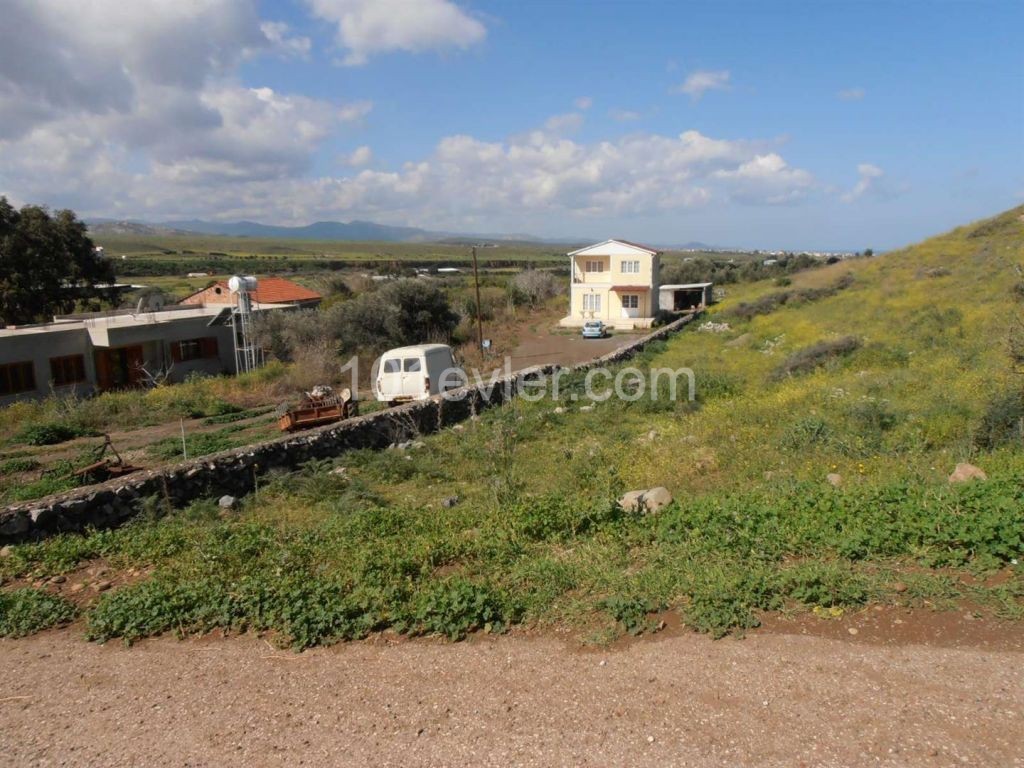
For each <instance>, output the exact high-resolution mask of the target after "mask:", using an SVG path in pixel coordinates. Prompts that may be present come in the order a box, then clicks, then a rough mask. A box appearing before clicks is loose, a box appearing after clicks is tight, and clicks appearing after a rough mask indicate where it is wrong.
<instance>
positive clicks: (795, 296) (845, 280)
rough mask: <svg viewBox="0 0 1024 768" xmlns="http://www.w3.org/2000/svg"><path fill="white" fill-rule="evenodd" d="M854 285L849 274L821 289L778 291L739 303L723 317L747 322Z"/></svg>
mask: <svg viewBox="0 0 1024 768" xmlns="http://www.w3.org/2000/svg"><path fill="white" fill-rule="evenodd" d="M853 283H854V277H853V275H851V274H845V275H843V276H842V277H840V278H839V279H838V280H836V281H835V282H834V283H832V285H827V286H824V287H822V288H803V289H799V290H787V291H778V292H777V293H769V294H766V295H764V296H761V297H760V298H758V299H755V300H754V301H751V302H740V303H739V304H737V305H736V306H735V307H733V308H732V309H730V310H727V311H725V312H723V313H722V314H723V316H725V317H736V318H739V319H740V320H749V319H750V318H752V317H756V316H757V315H767V314H770V313H772V312H774V311H775V310H776V309H778V308H779V307H781V306H783V305H784V304H788V303H794V304H796V303H798V302H811V301H818V300H819V299H825V298H828V297H829V296H835V295H836V294H837V293H839V292H840V291H844V290H846V289H847V288H849V287H850V286H851V285H853Z"/></svg>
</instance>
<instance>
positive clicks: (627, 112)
mask: <svg viewBox="0 0 1024 768" xmlns="http://www.w3.org/2000/svg"><path fill="white" fill-rule="evenodd" d="M608 116H609V117H610V118H611V119H612V120H615V121H616V122H619V123H629V122H632V121H634V120H639V119H640V118H641V117H642V115H641V114H640V113H639V112H634V111H633V110H631V109H610V110H608Z"/></svg>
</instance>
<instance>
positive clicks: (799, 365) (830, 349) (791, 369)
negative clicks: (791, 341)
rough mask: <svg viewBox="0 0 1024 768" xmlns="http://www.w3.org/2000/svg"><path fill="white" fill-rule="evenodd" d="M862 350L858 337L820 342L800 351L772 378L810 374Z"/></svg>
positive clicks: (781, 365) (780, 367) (776, 370)
mask: <svg viewBox="0 0 1024 768" xmlns="http://www.w3.org/2000/svg"><path fill="white" fill-rule="evenodd" d="M859 348H860V339H858V338H857V337H856V336H843V337H842V338H839V339H829V340H827V341H819V342H818V343H817V344H812V345H811V346H809V347H804V348H803V349H798V350H797V351H796V352H794V353H793V354H791V355H790V356H789V357H787V358H786V359H785V360H783V361H782V363H781V364H780V365H779V367H778V368H776V369H775V370H774V371H772V378H774V379H782V378H785V377H786V376H795V375H797V374H801V373H810V372H811V371H813V370H814V369H815V368H820V367H821V366H823V365H825V364H827V363H830V362H832V361H834V360H836V359H838V358H840V357H846V356H847V355H849V354H852V353H853V352H855V351H856V350H857V349H859Z"/></svg>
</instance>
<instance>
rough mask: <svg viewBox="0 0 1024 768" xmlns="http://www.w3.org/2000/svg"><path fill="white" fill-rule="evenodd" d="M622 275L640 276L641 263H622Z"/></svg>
mask: <svg viewBox="0 0 1024 768" xmlns="http://www.w3.org/2000/svg"><path fill="white" fill-rule="evenodd" d="M622 274H624V275H639V274H640V262H639V261H624V262H622Z"/></svg>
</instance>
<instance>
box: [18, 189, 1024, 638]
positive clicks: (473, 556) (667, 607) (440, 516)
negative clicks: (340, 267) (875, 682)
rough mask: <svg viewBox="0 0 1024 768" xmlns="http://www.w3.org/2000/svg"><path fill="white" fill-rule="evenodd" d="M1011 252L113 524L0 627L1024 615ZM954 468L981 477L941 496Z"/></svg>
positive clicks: (119, 633) (716, 327)
mask: <svg viewBox="0 0 1024 768" xmlns="http://www.w3.org/2000/svg"><path fill="white" fill-rule="evenodd" d="M1022 263H1024V209H1020V208H1018V209H1015V210H1013V211H1009V212H1007V213H1005V214H1002V215H1000V216H997V217H995V218H993V219H989V220H986V221H983V222H979V223H975V224H972V225H969V226H966V227H961V228H959V229H957V230H954V231H952V232H950V233H948V234H945V235H942V236H939V237H936V238H932V239H930V240H927V241H925V242H923V243H921V244H919V245H916V246H913V247H911V248H907V249H904V250H901V251H897V252H893V253H890V254H887V255H885V256H883V257H878V258H875V259H870V260H860V261H855V262H849V263H840V264H836V265H834V266H831V267H828V268H826V269H820V270H816V271H813V272H806V273H801V274H798V275H795V276H793V277H792V278H791V279H786V280H783V281H782V284H775V283H758V284H752V285H746V286H740V287H733V286H730V287H729V288H728V293H727V295H726V296H725V297H724V299H723V300H722V301H721V302H720V303H719V304H718V305H716V306H715V307H714V308H713V309H712V310H711V312H710V313H709V317H708V318H707V319H708V320H709V321H711V322H712V325H711V326H709V329H708V330H688V331H686V332H684V333H682V334H680V335H678V336H676V337H674V338H672V339H671V340H670V341H668V342H666V343H661V344H657V345H654V346H652V347H650V348H649V349H648V350H647V351H645V353H644V356H643V357H642V358H641V359H640V360H634V361H632V362H631V363H630V365H635V366H637V367H638V368H639V369H641V371H646V370H647V369H648V368H672V369H675V368H680V367H683V366H686V367H689V368H691V369H692V370H693V371H694V373H695V379H696V393H697V399H696V401H694V402H689V401H687V400H685V399H684V400H673V399H671V398H670V397H669V396H668V394H669V392H668V388H667V386H663V387H659V388H658V389H657V390H656V392H655V396H654V397H653V398H652V397H651V396H649V394H648V393H645V394H644V396H642V397H640V398H638V399H636V400H634V401H631V402H625V401H622V400H619V399H616V398H612V399H609V400H606V401H602V402H597V403H594V404H593V407H589V406H588V407H587V408H585V409H584V408H582V407H581V406H582V405H583V401H582V400H581V399H580V397H581V396H582V395H583V394H584V380H583V376H582V375H579V374H574V375H572V376H570V377H568V378H567V379H566V380H565V381H563V385H562V388H561V395H560V399H559V400H558V401H557V402H553V401H552V400H551V399H544V400H541V401H539V402H534V403H530V402H524V401H516V402H514V403H513V404H511V405H509V406H507V407H505V408H502V409H499V410H497V411H495V412H489V413H488V414H486V415H484V416H483V417H481V418H480V419H478V420H475V421H473V422H471V423H470V424H468V425H467V426H465V427H464V428H456V429H453V430H450V431H448V432H446V433H444V434H440V435H437V436H433V437H429V438H425V439H424V440H423V441H422V443H421V444H419V445H418V447H416V448H414V449H412V450H408V451H401V450H388V451H384V452H376V453H375V452H356V453H351V454H347V455H345V456H343V457H340V458H339V459H338V460H337V461H336V462H333V463H324V464H316V465H310V466H308V467H307V468H306V469H305V470H304V471H303V472H301V473H297V474H292V475H282V476H278V477H275V478H272V479H271V480H270V482H269V483H267V484H266V485H264V486H263V487H262V488H261V489H260V492H259V494H258V495H255V496H253V497H251V498H249V499H247V500H246V501H245V503H244V504H243V506H242V508H241V510H240V511H238V512H237V513H236V512H232V513H231V514H230V515H229V516H223V515H222V514H221V513H220V512H219V511H218V510H217V509H216V507H215V504H214V503H213V502H212V501H211V502H205V503H200V504H196V505H194V506H193V507H192V508H191V509H189V510H188V511H186V512H185V513H182V514H179V515H174V516H170V517H165V518H161V517H160V515H159V505H158V504H154V510H153V514H152V515H151V516H149V517H147V518H146V519H140V520H138V521H136V522H134V523H133V524H131V525H129V526H126V527H125V528H122V529H120V530H117V531H112V532H102V533H95V534H92V535H88V536H66V537H58V538H55V539H53V540H51V541H48V542H45V543H42V544H38V545H24V546H18V547H15V548H13V549H12V550H11V551H10V552H9V553H8V556H7V557H6V558H4V559H3V560H0V574H2V575H3V576H4V578H5V579H6V580H7V582H8V586H7V587H5V588H4V592H3V601H2V602H0V633H9V634H15V633H24V632H29V631H34V630H35V629H37V628H39V627H43V626H48V625H52V624H54V623H59V622H61V621H66V620H68V618H69V617H70V616H72V615H74V614H75V613H76V612H77V613H80V614H84V623H85V627H86V632H87V634H88V635H89V636H90V637H93V638H99V639H106V638H112V637H122V638H125V639H127V640H132V639H136V638H140V637H145V636H148V635H153V634H159V633H161V632H168V631H177V632H200V631H207V630H210V629H213V628H218V627H219V628H225V629H234V630H242V629H247V630H255V631H260V632H268V633H270V634H272V635H273V636H274V637H275V638H277V640H278V641H279V642H282V643H284V644H290V645H292V646H295V647H306V646H309V645H314V644H321V643H328V642H335V641H338V640H343V639H350V638H357V637H362V636H365V635H366V634H367V633H369V632H372V631H377V630H386V629H387V630H394V631H398V632H404V633H409V634H420V633H439V634H444V635H447V636H449V637H452V638H458V637H462V636H464V635H465V634H466V633H468V632H473V631H477V630H487V631H499V630H503V629H505V628H508V627H509V626H513V625H518V624H527V625H531V626H537V627H543V626H549V625H558V626H570V627H573V628H575V631H576V632H577V633H578V635H580V636H583V637H587V638H590V639H594V640H602V639H608V638H611V637H614V636H616V635H617V634H619V633H622V632H624V631H628V632H634V633H635V632H643V631H646V630H648V629H651V628H653V627H654V626H656V621H655V618H656V617H657V616H659V615H662V613H661V612H664V611H678V612H679V614H680V615H681V618H682V620H683V621H684V622H685V624H686V625H687V626H690V627H692V628H694V629H697V630H700V631H705V632H709V633H711V634H713V635H716V636H718V635H721V634H724V633H727V632H742V631H743V630H745V629H749V628H752V627H756V626H757V625H758V624H759V622H760V621H761V620H762V618H763V616H764V615H765V613H766V612H778V611H783V612H787V613H788V612H795V613H798V614H800V613H807V614H810V615H813V616H817V617H820V620H821V621H830V620H834V619H836V618H837V617H841V616H842V615H843V614H844V613H849V612H853V611H857V610H859V609H861V608H863V607H865V606H870V605H874V606H878V607H882V608H885V607H893V606H897V607H900V608H906V609H915V608H917V609H923V610H945V609H949V608H959V609H966V610H968V611H970V612H971V613H972V614H973V615H975V616H977V617H978V618H979V621H986V622H992V623H998V622H1003V621H1019V620H1021V619H1022V618H1024V578H1022V576H1021V571H1020V566H1019V564H1018V563H1019V560H1020V559H1021V556H1022V554H1024V552H1022V550H1024V516H1022V510H1024V457H1022V455H1021V452H1020V450H1019V449H1020V441H1021V435H1020V425H1021V418H1022V416H1024V403H1022V397H1021V388H1022V380H1021V378H1020V377H1019V375H1018V374H1016V373H1014V371H1013V359H1012V356H1011V354H1010V353H1011V352H1013V350H1014V345H1013V344H1012V343H1011V339H1012V338H1014V334H1015V333H1016V329H1017V322H1018V318H1019V310H1020V299H1021V293H1022V292H1021V289H1020V288H1019V287H1018V286H1019V284H1020V281H1021V276H1020V274H1019V272H1018V265H1020V264H1022ZM691 328H693V326H691ZM663 381H664V379H663ZM574 396H575V397H574ZM963 461H970V462H972V463H974V464H976V465H977V466H979V467H981V468H982V469H983V470H984V472H986V473H987V475H988V479H987V480H984V481H971V482H968V483H962V484H951V483H949V482H948V481H947V479H946V478H947V475H949V473H950V472H951V471H952V470H953V468H954V466H955V465H956V464H957V463H958V462H963ZM829 474H833V475H834V476H835V477H833V478H832V482H830V481H829V480H828V478H827V476H828V475H829ZM658 485H661V486H665V487H667V488H668V489H669V490H670V491H671V492H672V494H673V495H674V497H675V501H674V502H673V503H672V504H671V505H669V506H668V507H666V508H664V509H662V510H661V511H659V512H658V513H657V514H651V515H644V516H638V515H634V514H630V513H627V512H625V511H624V510H622V509H620V508H619V507H618V505H617V504H616V503H615V500H616V499H617V498H618V497H619V495H620V494H621V493H622V492H623V491H626V490H630V489H636V488H648V487H652V486H658ZM97 574H100V575H97ZM54 576H58V577H63V580H61V581H59V582H55V581H53V580H52V577H54ZM97 579H103V581H104V583H103V584H101V585H100V586H99V587H97V589H101V590H102V591H100V592H96V593H94V592H93V591H91V590H90V589H81V588H79V589H78V591H77V592H74V593H72V592H71V588H72V587H71V586H70V585H74V584H90V583H92V584H95V583H96V581H97ZM30 584H32V585H33V586H30ZM107 587H110V588H109V589H108V588H107ZM83 594H84V595H91V597H88V598H85V599H83V598H81V595H83ZM5 617H6V618H5ZM908 620H912V619H908Z"/></svg>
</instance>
